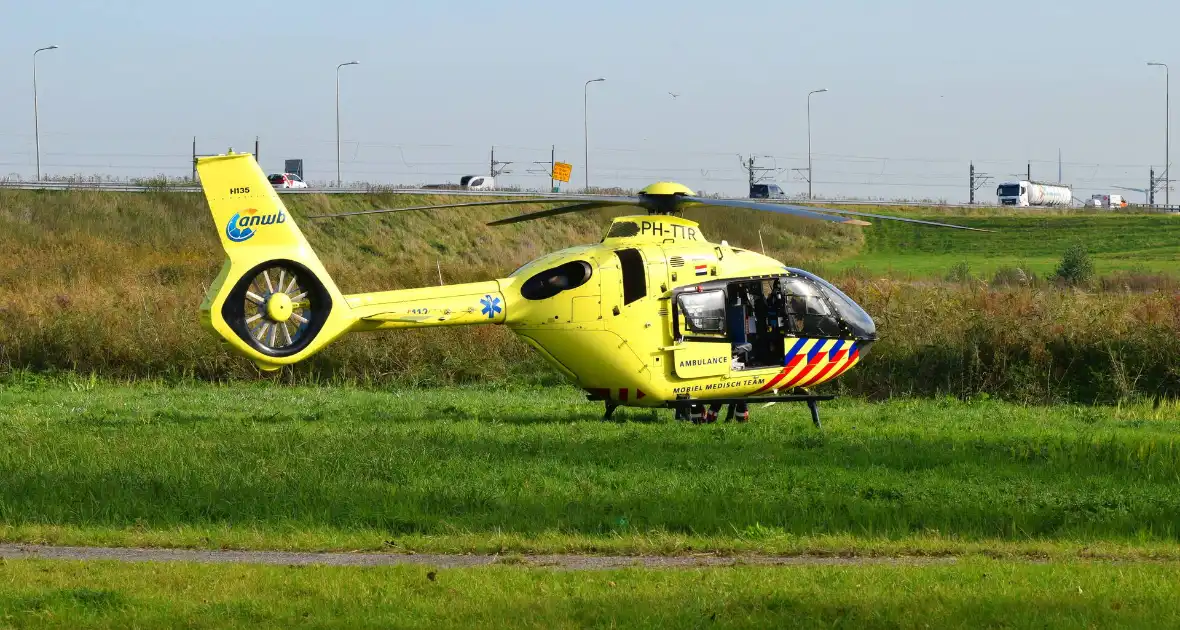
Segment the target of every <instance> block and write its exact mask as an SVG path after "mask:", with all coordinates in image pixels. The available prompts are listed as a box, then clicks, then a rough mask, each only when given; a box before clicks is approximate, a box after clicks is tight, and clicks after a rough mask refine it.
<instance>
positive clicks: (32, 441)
mask: <svg viewBox="0 0 1180 630" xmlns="http://www.w3.org/2000/svg"><path fill="white" fill-rule="evenodd" d="M0 408H3V409H5V413H4V415H3V420H0V423H2V428H0V430H3V432H4V435H5V436H6V437H5V440H3V442H0V478H3V479H4V480H5V481H4V483H3V484H0V539H3V540H6V541H24V542H50V543H59V544H114V545H149V546H191V547H211V548H217V547H238V548H272V549H274V548H279V549H283V548H286V549H322V550H327V549H336V550H349V549H371V550H381V549H384V550H390V551H441V552H459V551H478V552H499V551H505V552H562V551H572V552H591V553H595V552H613V553H683V552H689V551H725V552H736V551H741V552H760V553H789V554H799V553H825V554H832V553H866V554H896V553H908V554H947V553H952V554H953V553H974V552H991V553H995V554H999V555H1016V556H1021V555H1023V556H1028V555H1036V556H1040V555H1047V556H1050V557H1076V556H1079V555H1099V556H1112V557H1178V556H1180V551H1177V546H1176V543H1177V541H1178V540H1180V531H1178V524H1180V498H1178V496H1180V495H1177V493H1176V489H1175V488H1176V482H1177V479H1178V477H1180V443H1178V441H1180V412H1178V411H1177V408H1176V407H1175V405H1173V404H1169V403H1164V404H1162V405H1161V406H1160V407H1159V408H1157V409H1152V408H1151V406H1144V407H1139V406H1134V407H1123V408H1113V407H1110V408H1101V407H1094V408H1089V407H1072V406H1059V407H1040V408H1037V407H1020V406H1015V405H1010V404H1003V403H996V402H968V403H961V402H951V401H937V400H936V401H895V402H889V403H884V404H869V403H863V402H857V401H843V402H839V403H838V404H832V405H828V406H826V408H825V409H824V412H825V418H826V421H827V426H826V428H825V429H824V430H823V431H817V430H815V429H814V428H813V427H812V426H811V423H810V422H809V418H808V416H807V412H806V409H805V408H804V407H802V406H788V405H776V406H774V407H771V408H770V409H762V408H756V409H755V410H754V413H755V418H756V421H755V422H752V423H751V424H749V425H733V424H730V425H714V426H705V427H695V426H686V425H683V424H680V423H676V422H674V421H672V420H671V418H670V412H668V411H664V412H660V413H655V412H646V411H641V410H621V411H620V414H619V415H620V417H621V419H622V420H623V421H621V422H602V421H600V420H599V419H598V417H599V415H600V413H601V410H600V407H599V405H595V404H591V403H588V402H585V401H584V400H583V399H582V398H581V396H580V395H579V394H578V393H577V392H575V391H573V390H572V389H569V388H564V387H563V388H556V389H544V388H534V389H524V388H456V389H446V390H422V389H417V390H415V389H410V390H400V391H392V392H369V391H361V390H350V389H336V388H288V387H265V386H241V385H238V386H230V387H218V386H184V387H162V386H152V385H141V386H137V387H131V386H113V385H102V384H93V383H90V382H78V383H76V384H75V385H74V386H72V387H71V386H68V385H63V384H61V383H51V384H46V383H45V382H36V381H34V382H31V383H28V384H25V385H20V384H13V385H8V386H6V387H4V388H3V389H0Z"/></svg>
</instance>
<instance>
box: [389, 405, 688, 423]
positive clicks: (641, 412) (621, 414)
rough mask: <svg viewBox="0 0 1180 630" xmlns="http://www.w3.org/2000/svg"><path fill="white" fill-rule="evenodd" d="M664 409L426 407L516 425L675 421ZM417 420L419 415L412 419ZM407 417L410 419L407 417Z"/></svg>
mask: <svg viewBox="0 0 1180 630" xmlns="http://www.w3.org/2000/svg"><path fill="white" fill-rule="evenodd" d="M662 411H664V410H661V409H623V408H619V409H616V410H615V413H614V415H613V416H612V417H611V418H604V417H603V413H602V409H601V408H599V407H577V408H564V409H560V410H556V411H554V412H552V413H545V412H542V411H536V410H531V409H529V410H521V411H513V412H509V413H503V414H499V413H496V414H489V413H488V412H473V411H471V410H470V409H467V408H464V407H460V406H457V405H439V406H437V407H430V408H429V409H428V410H427V412H428V413H427V415H428V417H431V416H434V417H438V418H446V419H449V420H475V421H479V422H486V423H488V424H493V425H495V424H508V425H515V426H530V425H543V424H554V425H569V424H579V423H582V422H596V423H603V424H628V423H633V424H664V423H669V422H673V420H672V413H671V412H670V411H669V412H667V413H666V414H665V413H661V412H662ZM413 419H417V418H413ZM405 420H407V421H408V420H411V418H406V419H405Z"/></svg>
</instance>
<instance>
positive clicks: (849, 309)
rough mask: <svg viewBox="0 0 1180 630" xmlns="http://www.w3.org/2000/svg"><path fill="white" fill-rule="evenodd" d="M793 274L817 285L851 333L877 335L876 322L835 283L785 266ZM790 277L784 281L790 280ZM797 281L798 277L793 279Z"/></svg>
mask: <svg viewBox="0 0 1180 630" xmlns="http://www.w3.org/2000/svg"><path fill="white" fill-rule="evenodd" d="M787 271H790V272H791V273H793V274H796V275H799V276H802V277H803V278H806V279H808V280H810V281H811V283H813V284H814V286H816V287H818V289H819V290H820V291H822V292H823V294H824V296H825V297H826V298H827V299H828V302H829V303H830V304H831V305H832V308H834V309H836V314H837V315H838V316H839V317H840V319H841V320H842V321H843V322H844V325H845V326H847V327H848V328H849V330H850V331H851V332H852V334H853V335H855V336H856V337H857V338H860V339H871V338H875V337H876V336H877V324H876V323H874V322H873V318H872V317H869V314H868V313H866V312H865V310H864V309H863V308H861V307H860V305H859V304H857V303H856V302H854V301H853V300H852V298H850V297H848V296H847V295H845V294H844V292H843V291H841V290H840V289H837V288H836V286H835V285H833V284H832V283H830V282H828V281H827V280H824V279H823V278H821V277H819V276H817V275H815V274H813V273H810V272H807V271H803V270H802V269H792V268H790V267H788V268H787ZM790 280H791V279H790V278H786V279H784V281H790ZM795 281H796V282H798V279H796V280H795Z"/></svg>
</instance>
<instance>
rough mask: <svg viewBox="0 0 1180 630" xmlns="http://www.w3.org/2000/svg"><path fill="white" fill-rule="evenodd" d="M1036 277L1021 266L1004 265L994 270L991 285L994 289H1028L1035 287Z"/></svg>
mask: <svg viewBox="0 0 1180 630" xmlns="http://www.w3.org/2000/svg"><path fill="white" fill-rule="evenodd" d="M1036 283H1037V275H1036V274H1035V273H1033V272H1032V271H1029V270H1028V269H1025V268H1024V267H1023V266H1021V265H1016V266H1008V265H1005V266H1003V267H1000V268H999V269H996V273H995V275H993V276H992V281H991V284H992V286H995V287H1029V286H1035V285H1036Z"/></svg>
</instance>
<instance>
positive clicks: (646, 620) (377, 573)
mask: <svg viewBox="0 0 1180 630" xmlns="http://www.w3.org/2000/svg"><path fill="white" fill-rule="evenodd" d="M1178 587H1180V567H1178V566H1177V565H1174V564H1138V565H1117V564H1107V563H1087V562H1070V563H1062V564H1028V563H1019V562H1017V563H1012V562H999V561H993V560H983V559H971V560H964V561H960V562H958V563H955V565H953V566H907V565H883V566H868V567H814V566H808V567H787V568H753V567H735V568H725V569H692V570H679V569H671V570H640V569H626V570H612V571H601V572H600V571H592V572H568V571H557V570H549V569H523V568H516V567H491V568H480V569H437V570H436V569H432V568H430V567H383V568H367V569H358V568H340V567H298V568H278V567H265V566H207V565H184V564H154V565H122V564H117V563H111V562H94V563H88V564H83V563H76V562H60V561H59V562H53V561H8V562H5V563H4V564H3V565H0V625H3V626H6V627H16V628H24V627H39V628H71V629H73V628H127V627H185V628H227V627H252V628H259V627H262V628H292V627H301V628H302V627H309V628H318V627H341V628H378V627H380V628H387V627H429V628H440V627H443V628H452V627H454V628H472V627H488V628H508V627H512V628H546V629H549V628H585V627H602V628H609V627H624V628H668V627H677V628H679V627H691V628H695V627H719V628H771V627H792V628H813V627H825V628H831V627H839V628H930V627H935V628H978V627H1001V628H1026V627H1028V628H1031V627H1038V628H1044V627H1094V626H1100V627H1104V628H1132V627H1139V628H1148V627H1151V628H1166V627H1175V626H1176V625H1177V624H1180V605H1178V604H1177V602H1176V590H1177V588H1178Z"/></svg>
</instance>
